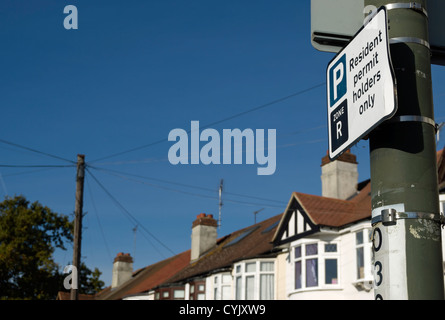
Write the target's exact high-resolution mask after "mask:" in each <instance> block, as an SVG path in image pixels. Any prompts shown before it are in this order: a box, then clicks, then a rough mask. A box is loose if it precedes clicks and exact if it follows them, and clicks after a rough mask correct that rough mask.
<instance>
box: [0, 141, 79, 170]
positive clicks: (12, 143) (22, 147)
mask: <svg viewBox="0 0 445 320" xmlns="http://www.w3.org/2000/svg"><path fill="white" fill-rule="evenodd" d="M0 142H1V143H4V144H8V145H10V146H14V147H17V148H20V149H24V150H27V151H30V152H34V153H38V154H41V155H45V156H47V157H50V158H54V159H58V160H62V161H65V162H70V163H73V164H76V161H72V160H69V159H65V158H62V157H59V156H56V155H53V154H50V153H47V152H43V151H39V150H36V149H33V148H29V147H26V146H23V145H20V144H18V143H14V142H11V141H6V140H4V139H0Z"/></svg>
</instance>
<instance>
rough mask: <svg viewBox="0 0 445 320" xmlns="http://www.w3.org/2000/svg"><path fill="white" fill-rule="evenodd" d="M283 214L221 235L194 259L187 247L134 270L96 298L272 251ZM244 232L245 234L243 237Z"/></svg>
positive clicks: (149, 286) (142, 289)
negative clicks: (276, 230) (127, 279)
mask: <svg viewBox="0 0 445 320" xmlns="http://www.w3.org/2000/svg"><path fill="white" fill-rule="evenodd" d="M281 216H282V214H279V215H276V216H274V217H272V218H269V219H267V220H265V221H262V222H259V223H257V224H255V225H253V226H250V227H247V228H244V229H241V230H238V231H235V232H233V233H231V234H229V235H227V236H225V237H222V238H220V239H219V240H218V241H217V245H216V247H215V248H213V249H211V250H210V251H209V252H207V253H205V254H204V255H203V256H202V257H201V258H199V259H198V260H197V261H195V262H192V263H190V250H188V251H185V252H182V253H180V254H178V255H176V256H174V257H171V258H169V259H166V260H163V261H160V262H158V263H155V264H153V265H151V266H148V267H146V268H144V269H142V270H140V271H138V272H135V274H134V275H133V278H132V279H131V280H129V281H128V282H126V283H124V284H123V285H121V286H120V287H118V288H116V289H110V288H109V287H108V288H107V289H105V290H103V291H102V292H100V293H99V294H98V295H97V299H104V300H116V299H122V298H123V297H125V296H128V295H131V294H137V293H142V292H147V291H149V290H152V289H155V288H157V287H159V286H162V285H167V284H171V283H175V282H178V281H181V280H184V279H187V278H191V277H195V276H199V275H202V274H205V273H208V272H211V271H213V270H217V269H222V268H226V267H231V265H232V264H233V263H234V262H235V261H239V260H242V259H249V258H254V257H257V256H261V255H267V254H270V253H271V252H272V251H273V245H272V243H271V240H272V236H273V234H274V230H275V228H276V225H277V224H278V222H279V221H280V219H281ZM243 235H245V236H244V237H242V236H243ZM240 236H241V237H242V239H241V238H240ZM237 239H239V241H236V240H237ZM232 242H234V243H232Z"/></svg>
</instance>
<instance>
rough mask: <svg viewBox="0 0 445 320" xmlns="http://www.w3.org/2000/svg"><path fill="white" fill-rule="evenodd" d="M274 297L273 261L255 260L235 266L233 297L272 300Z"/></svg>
mask: <svg viewBox="0 0 445 320" xmlns="http://www.w3.org/2000/svg"><path fill="white" fill-rule="evenodd" d="M274 298H275V262H274V261H273V260H256V261H247V262H242V263H239V264H237V265H236V266H235V299H237V300H258V299H261V300H273V299H274Z"/></svg>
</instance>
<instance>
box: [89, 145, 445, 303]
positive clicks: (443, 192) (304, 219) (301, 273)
mask: <svg viewBox="0 0 445 320" xmlns="http://www.w3.org/2000/svg"><path fill="white" fill-rule="evenodd" d="M444 157H445V155H444V153H443V152H442V151H440V152H438V154H437V158H438V178H439V190H440V201H441V208H444V203H445V182H444V181H445V161H444ZM357 165H358V164H357V161H356V157H355V155H353V154H352V153H350V152H346V153H344V154H343V155H341V156H340V157H339V158H338V159H337V160H336V161H330V160H329V158H328V157H327V156H326V157H324V158H323V159H322V164H321V171H322V174H321V180H322V195H321V196H316V195H309V194H304V193H300V192H293V193H292V194H291V196H290V200H289V202H288V205H287V207H286V208H285V210H284V212H283V213H281V214H278V215H276V216H274V217H271V218H269V219H267V220H265V221H261V222H259V223H256V224H254V225H252V226H248V227H246V228H243V229H241V230H238V231H235V232H233V233H231V234H228V235H226V236H223V237H220V238H218V237H217V222H216V220H215V219H214V218H213V216H212V215H211V214H209V215H207V214H204V213H202V214H199V215H198V216H197V217H196V219H195V220H194V221H193V223H192V241H191V248H190V250H187V251H185V252H182V253H180V254H178V255H175V256H173V257H170V258H168V259H165V260H163V261H160V262H158V263H155V264H153V265H150V266H147V267H145V268H143V269H141V270H137V271H136V272H132V259H131V257H130V256H129V255H128V254H118V256H117V257H116V259H115V261H114V267H113V281H112V286H111V287H109V288H107V289H105V290H103V291H102V292H100V293H99V294H97V295H96V299H105V300H113V299H114V300H116V299H127V300H129V299H138V300H139V299H149V300H202V299H206V300H220V299H223V300H226V299H236V300H268V299H271V300H272V299H274V300H288V299H292V300H308V299H317V300H323V299H335V300H342V299H347V300H354V299H360V300H366V299H374V292H373V274H372V270H371V267H372V262H371V260H372V250H371V242H370V236H371V230H372V227H371V184H370V181H369V180H367V181H363V182H361V183H358V171H357Z"/></svg>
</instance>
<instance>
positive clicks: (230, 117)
mask: <svg viewBox="0 0 445 320" xmlns="http://www.w3.org/2000/svg"><path fill="white" fill-rule="evenodd" d="M325 85H326V82H323V83H319V84H317V85H314V86H312V87H309V88H306V89H303V90H300V91H298V92H295V93H293V94H290V95H288V96H285V97H282V98H279V99H276V100H273V101H270V102H267V103H265V104H262V105H259V106H257V107H254V108H252V109H249V110H246V111H243V112H240V113H237V114H234V115H232V116H229V117H227V118H223V119H221V120H217V121H215V122H212V123H210V124H207V125H204V126H201V128H202V129H205V128H208V127H211V126H214V125H217V124H220V123H222V122H225V121H229V120H232V119H235V118H238V117H241V116H244V115H246V114H249V113H252V112H254V111H258V110H261V109H264V108H267V107H270V106H272V105H274V104H277V103H280V102H283V101H286V100H288V99H290V98H294V97H296V96H299V95H302V94H304V93H306V92H309V91H311V90H314V89H317V88H319V87H321V86H325ZM190 131H191V130H189V131H187V132H188V133H190ZM165 141H168V138H163V139H160V140H157V141H154V142H151V143H149V144H145V145H142V146H139V147H135V148H132V149H129V150H125V151H121V152H117V153H114V154H110V155H108V156H105V157H102V158H99V159H96V160H93V161H90V162H89V163H94V162H97V161H100V160H105V159H109V158H114V157H117V156H120V155H123V154H126V153H130V152H134V151H137V150H141V149H145V148H148V147H151V146H154V145H157V144H160V143H162V142H165Z"/></svg>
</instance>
